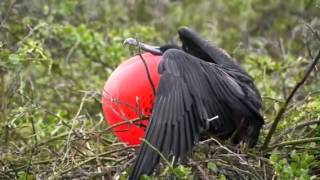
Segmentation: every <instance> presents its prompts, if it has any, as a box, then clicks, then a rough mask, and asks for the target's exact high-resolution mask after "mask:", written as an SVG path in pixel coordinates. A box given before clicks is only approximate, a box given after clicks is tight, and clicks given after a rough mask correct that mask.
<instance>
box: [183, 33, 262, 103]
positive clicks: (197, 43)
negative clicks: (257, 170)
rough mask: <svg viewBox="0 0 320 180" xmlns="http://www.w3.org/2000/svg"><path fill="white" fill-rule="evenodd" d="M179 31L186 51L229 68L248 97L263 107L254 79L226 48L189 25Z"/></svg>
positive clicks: (230, 73)
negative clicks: (210, 40)
mask: <svg viewBox="0 0 320 180" xmlns="http://www.w3.org/2000/svg"><path fill="white" fill-rule="evenodd" d="M178 33H179V36H180V39H181V41H182V49H183V50H184V51H186V52H187V53H189V54H191V55H193V56H196V57H198V58H200V59H202V60H204V61H207V62H212V63H215V64H219V65H221V66H222V67H224V68H225V69H228V70H229V71H228V73H229V75H230V76H232V77H233V78H234V79H235V80H236V81H237V82H238V84H239V85H240V86H241V87H242V88H244V89H245V90H244V92H245V93H246V94H247V99H248V100H250V101H252V103H254V105H255V106H257V107H258V108H259V109H260V108H261V102H262V100H261V96H260V93H259V91H258V89H257V88H256V86H255V85H254V83H253V79H252V78H251V76H250V75H248V73H247V72H246V71H244V70H243V69H242V68H241V66H239V65H238V64H237V63H236V61H235V60H234V59H233V58H232V57H231V56H230V55H229V54H228V53H227V52H226V51H225V50H223V49H221V48H219V47H217V46H215V45H213V44H212V43H210V42H209V41H207V40H205V39H203V38H201V37H200V36H199V35H198V34H197V33H195V32H194V31H192V30H191V29H189V28H188V27H182V28H180V29H179V31H178Z"/></svg>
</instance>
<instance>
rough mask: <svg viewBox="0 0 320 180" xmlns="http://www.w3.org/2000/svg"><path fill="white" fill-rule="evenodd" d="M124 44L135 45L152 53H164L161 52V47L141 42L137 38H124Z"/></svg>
mask: <svg viewBox="0 0 320 180" xmlns="http://www.w3.org/2000/svg"><path fill="white" fill-rule="evenodd" d="M123 45H125V46H135V47H138V48H141V49H142V50H144V51H146V52H150V53H152V54H156V55H162V54H163V53H162V52H161V50H160V47H158V46H151V45H148V44H145V43H142V42H139V41H138V40H137V39H135V38H127V39H126V40H124V42H123Z"/></svg>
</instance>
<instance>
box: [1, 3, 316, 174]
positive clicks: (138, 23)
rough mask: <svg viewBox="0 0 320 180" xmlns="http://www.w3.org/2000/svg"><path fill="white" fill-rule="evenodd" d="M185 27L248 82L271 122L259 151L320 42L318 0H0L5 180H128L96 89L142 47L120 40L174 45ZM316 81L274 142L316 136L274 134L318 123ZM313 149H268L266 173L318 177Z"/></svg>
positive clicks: (311, 129) (187, 169)
mask: <svg viewBox="0 0 320 180" xmlns="http://www.w3.org/2000/svg"><path fill="white" fill-rule="evenodd" d="M181 26H189V27H191V28H192V29H195V30H196V31H198V32H199V33H200V34H202V35H203V36H204V37H206V38H207V39H209V40H210V41H212V42H214V43H216V44H217V45H219V46H220V47H222V48H224V49H226V50H227V51H228V52H229V53H230V54H231V55H232V56H233V57H235V58H236V59H237V60H238V62H239V63H241V65H242V66H243V67H244V68H245V69H246V70H247V71H248V72H249V74H250V75H252V76H253V77H254V79H255V82H256V83H257V86H258V89H259V90H260V91H261V95H262V96H263V100H264V107H263V114H264V117H265V119H266V126H265V128H264V129H263V132H262V135H261V137H260V140H259V143H258V146H261V144H262V142H263V139H264V138H265V135H266V133H267V132H268V129H269V127H270V123H271V122H272V120H273V119H274V117H275V115H276V114H277V112H278V111H279V108H280V107H281V106H282V104H283V102H284V101H285V99H286V97H287V96H288V95H289V93H290V91H291V90H292V88H293V87H294V86H295V84H296V83H297V82H298V81H299V80H300V79H301V77H302V76H303V74H304V72H305V70H306V69H307V67H308V65H309V64H310V63H311V62H312V59H313V58H314V56H316V53H317V51H318V49H319V47H320V31H319V30H320V1H319V0H288V1H282V0H270V1H265V0H246V1H243V0H229V1H224V0H216V1H209V0H206V1H197V0H185V1H182V0H163V1H160V0H150V1H148V0H127V1H125V0H68V1H63V0H47V1H44V0H11V1H10V0H1V1H0V179H1V178H3V179H37V178H38V179H47V178H51V179H60V178H67V179H68V178H84V179H86V178H88V179H89V178H107V179H108V178H111V177H115V178H125V177H126V176H127V174H128V172H130V163H127V164H126V162H128V161H129V160H130V159H132V156H133V153H134V152H133V150H132V149H130V150H129V151H127V150H126V147H125V146H124V145H122V144H121V143H117V140H116V139H115V137H114V136H113V135H112V134H111V133H110V131H107V130H106V128H107V125H106V124H105V123H104V119H103V116H102V112H101V104H100V92H101V90H102V88H103V85H104V83H105V81H106V80H107V78H108V76H109V75H110V73H111V72H112V71H113V70H114V69H115V68H116V67H117V65H118V64H119V63H121V62H122V61H124V60H125V59H126V58H128V57H130V56H132V55H134V54H136V53H137V52H136V51H134V50H131V51H130V50H128V49H126V48H124V47H123V46H122V42H123V40H124V39H125V38H127V37H137V38H139V40H141V41H143V42H146V43H150V44H154V45H161V44H165V43H172V42H176V43H178V36H177V29H178V28H179V27H181ZM319 80H320V76H319V65H318V67H317V69H316V70H315V71H314V72H312V74H311V76H310V77H309V78H308V80H307V81H306V83H305V84H304V85H303V86H302V88H301V89H300V90H299V91H298V93H297V94H296V95H295V97H294V99H293V101H292V103H291V104H290V106H289V107H288V111H287V112H286V113H285V115H284V118H283V119H282V121H281V122H280V124H279V126H278V130H277V132H276V134H275V135H274V139H273V141H272V143H273V145H274V144H276V143H279V142H282V141H291V140H297V139H303V138H304V139H305V138H314V137H319V136H320V126H319V123H318V124H317V123H313V124H312V125H309V126H304V127H302V128H299V129H297V130H294V131H293V133H290V132H289V133H287V134H281V133H283V132H285V131H286V130H287V129H290V128H292V127H294V126H295V125H296V124H297V123H300V122H309V121H319V120H320V96H319V93H320V81H319ZM275 139H277V141H276V142H275ZM272 143H271V144H272ZM319 148H320V144H319V142H317V141H315V142H310V143H306V144H299V145H297V146H283V147H281V148H275V149H273V150H270V152H269V155H268V156H265V157H264V158H265V161H266V162H265V163H266V164H268V167H269V169H271V170H270V171H265V172H266V173H268V174H266V175H263V176H261V177H263V178H264V179H269V178H272V177H273V176H275V177H278V178H279V179H294V178H298V179H311V178H314V177H316V176H318V175H319V174H320V172H319V171H320V170H319V162H320V160H319V158H320V157H319V156H320V155H319ZM119 149H120V150H119ZM124 149H125V151H126V152H122V151H123V150H124ZM113 151H114V152H113ZM128 153H129V154H128ZM204 153H206V152H204ZM251 153H253V154H259V149H255V150H253V152H251ZM199 154H200V155H199ZM198 155H199V156H197V157H196V158H198V159H199V160H203V159H205V158H203V156H202V155H201V151H199V152H198ZM270 155H271V156H270ZM269 156H270V157H269ZM201 158H202V159H201ZM225 164H228V162H225ZM201 167H203V169H204V171H205V173H207V174H208V175H209V176H210V177H213V178H220V179H224V178H232V176H230V174H228V173H226V172H227V171H224V169H223V166H222V165H219V164H216V163H215V161H210V162H205V163H202V164H201ZM261 169H263V168H262V167H261ZM84 171H85V172H86V173H85V172H84ZM197 171H198V170H197V168H195V167H192V166H191V165H190V166H188V165H186V166H182V167H179V169H177V172H171V173H175V174H176V175H177V176H179V177H180V178H191V179H192V178H196V177H200V175H199V173H197ZM248 171H249V170H248ZM257 171H259V170H257ZM261 171H263V170H261ZM167 173H170V172H167ZM244 174H245V173H244ZM244 176H245V177H249V178H250V176H249V175H248V174H245V175H244ZM319 176H320V175H319ZM239 177H242V176H239ZM251 178H252V177H251ZM253 179H255V178H253Z"/></svg>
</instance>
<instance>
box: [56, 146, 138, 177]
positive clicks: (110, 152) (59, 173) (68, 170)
mask: <svg viewBox="0 0 320 180" xmlns="http://www.w3.org/2000/svg"><path fill="white" fill-rule="evenodd" d="M133 147H137V146H127V147H124V148H121V149H116V150H112V151H108V152H104V153H101V154H99V155H98V156H106V155H109V154H112V153H115V152H120V151H124V150H127V149H130V148H133ZM96 158H97V157H96V156H93V157H91V158H88V159H86V160H84V161H82V162H80V163H79V164H76V165H75V166H72V167H70V168H68V169H66V170H63V171H60V172H58V173H57V174H55V177H59V176H61V175H63V174H65V173H67V172H70V171H72V170H74V169H76V168H79V167H81V166H83V165H84V164H87V163H89V162H91V161H94V160H96ZM54 179H55V178H54Z"/></svg>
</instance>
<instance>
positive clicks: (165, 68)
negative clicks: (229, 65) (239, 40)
mask: <svg viewBox="0 0 320 180" xmlns="http://www.w3.org/2000/svg"><path fill="white" fill-rule="evenodd" d="M225 71H226V69H223V67H221V66H219V65H217V64H213V63H208V62H204V61H201V60H200V59H198V58H197V57H194V56H192V55H189V54H187V53H185V52H183V51H181V50H174V49H170V50H167V51H166V52H165V53H164V55H163V57H162V60H161V62H160V65H159V73H160V74H161V78H160V82H159V86H158V90H157V93H156V100H155V105H154V108H153V112H152V116H151V119H150V122H149V125H148V127H147V129H146V133H145V137H144V139H145V140H146V141H148V142H149V143H150V144H152V145H153V146H154V147H155V148H157V149H158V150H159V151H160V152H161V153H162V154H163V155H164V156H165V157H166V158H168V159H170V158H172V157H175V162H178V161H179V160H180V159H181V158H182V157H184V156H185V155H186V154H187V153H188V152H190V151H191V150H192V148H193V146H194V145H195V143H197V142H198V140H199V136H200V134H201V133H202V132H203V131H206V130H208V129H209V128H211V127H212V126H214V127H215V129H216V133H226V132H227V133H229V131H230V132H231V131H234V128H235V125H234V122H233V119H232V116H231V114H232V112H237V113H239V114H240V115H241V116H243V117H248V118H256V119H258V120H259V121H262V122H263V120H262V117H261V116H260V114H259V112H258V111H259V110H258V109H257V108H256V107H255V106H254V105H253V104H252V103H251V102H250V101H246V99H245V98H246V97H245V94H244V93H243V90H242V87H241V86H240V85H239V84H238V83H237V81H236V80H234V78H233V77H232V76H230V75H229V74H228V73H227V72H225ZM217 115H218V118H217V119H215V120H212V121H208V119H210V118H212V117H215V116H217ZM159 160H160V155H159V154H158V153H157V152H156V151H154V150H153V149H152V148H151V147H149V145H148V144H147V143H142V145H141V147H140V149H139V152H138V156H137V159H136V161H135V163H134V166H133V170H132V174H131V177H130V178H131V179H139V177H140V176H141V175H142V174H150V173H151V172H152V171H153V169H154V168H155V166H156V165H157V164H158V162H159Z"/></svg>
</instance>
